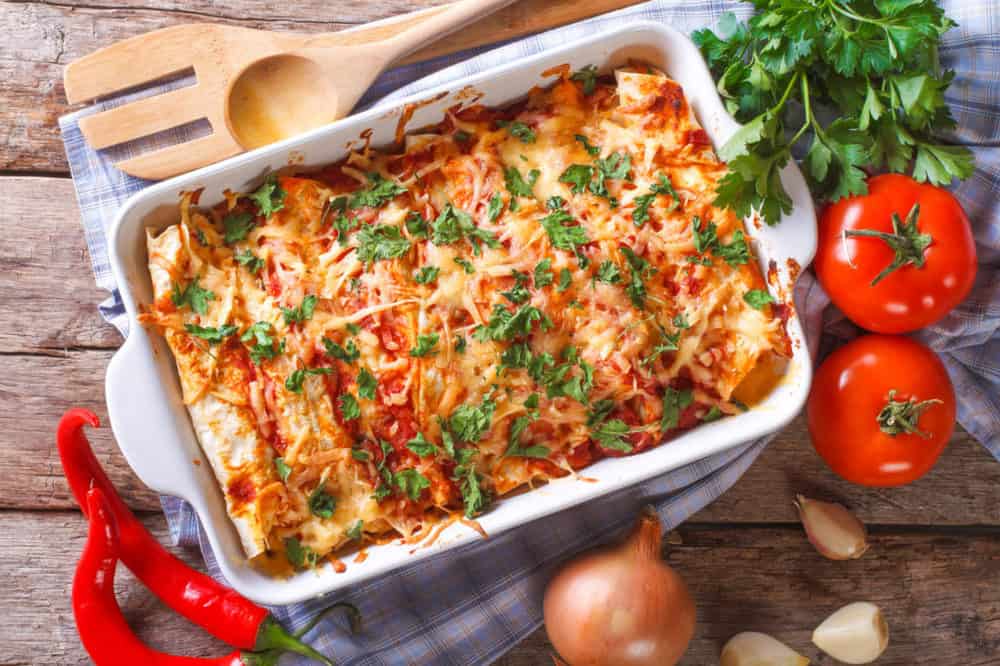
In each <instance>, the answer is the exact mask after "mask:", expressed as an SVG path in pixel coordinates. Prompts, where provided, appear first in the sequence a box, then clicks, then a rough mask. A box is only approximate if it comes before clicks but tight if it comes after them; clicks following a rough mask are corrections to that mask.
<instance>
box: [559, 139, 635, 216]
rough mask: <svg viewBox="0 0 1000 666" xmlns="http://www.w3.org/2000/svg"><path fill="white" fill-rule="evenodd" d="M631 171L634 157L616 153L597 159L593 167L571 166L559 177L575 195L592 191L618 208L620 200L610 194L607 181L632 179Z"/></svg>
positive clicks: (584, 165)
mask: <svg viewBox="0 0 1000 666" xmlns="http://www.w3.org/2000/svg"><path fill="white" fill-rule="evenodd" d="M588 152H589V151H588ZM631 170H632V157H631V156H630V155H629V154H628V153H624V152H621V153H619V152H615V153H611V154H610V155H608V156H607V157H599V158H597V159H595V160H594V163H593V164H592V165H588V164H571V165H569V166H568V167H567V168H566V170H565V171H563V172H562V175H560V176H559V182H561V183H567V184H568V185H569V186H570V191H571V192H573V194H582V193H583V192H584V191H585V190H590V192H591V193H592V194H594V195H596V196H599V197H603V198H605V199H607V200H608V203H609V204H610V205H611V207H612V208H616V207H617V206H618V200H617V199H615V198H614V197H612V196H611V195H610V193H609V192H608V185H607V181H608V180H622V179H630V178H631V177H630V176H629V172H630V171H631Z"/></svg>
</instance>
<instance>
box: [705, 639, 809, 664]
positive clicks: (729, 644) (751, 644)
mask: <svg viewBox="0 0 1000 666" xmlns="http://www.w3.org/2000/svg"><path fill="white" fill-rule="evenodd" d="M719 666H809V660H808V659H807V658H805V657H803V656H802V655H801V654H799V653H798V652H796V651H795V650H793V649H792V648H790V647H788V646H787V645H785V644H784V643H782V642H781V641H779V640H778V639H776V638H773V637H771V636H768V635H767V634H760V633H757V632H755V631H744V632H743V633H742V634H736V635H735V636H733V637H732V638H730V639H729V640H728V641H726V644H725V645H724V646H723V648H722V656H721V657H720V658H719Z"/></svg>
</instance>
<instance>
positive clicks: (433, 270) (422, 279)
mask: <svg viewBox="0 0 1000 666" xmlns="http://www.w3.org/2000/svg"><path fill="white" fill-rule="evenodd" d="M440 272H441V269H440V268H438V267H437V266H423V267H421V268H420V270H418V271H417V272H416V273H414V274H413V281H414V282H416V283H417V284H430V283H431V282H434V281H435V280H437V279H438V274H439V273H440Z"/></svg>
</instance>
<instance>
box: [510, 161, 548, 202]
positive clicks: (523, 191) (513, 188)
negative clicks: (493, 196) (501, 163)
mask: <svg viewBox="0 0 1000 666" xmlns="http://www.w3.org/2000/svg"><path fill="white" fill-rule="evenodd" d="M540 175H541V172H540V171H539V170H538V169H532V170H531V171H529V172H528V179H527V180H525V179H524V178H523V177H522V176H521V172H520V171H518V170H517V167H506V168H505V169H504V170H503V180H504V184H506V186H507V191H508V192H510V197H511V198H510V209H511V210H512V211H516V210H517V207H518V202H517V197H533V196H535V192H534V190H533V189H532V188H534V187H535V183H536V182H537V181H538V177H539V176H540Z"/></svg>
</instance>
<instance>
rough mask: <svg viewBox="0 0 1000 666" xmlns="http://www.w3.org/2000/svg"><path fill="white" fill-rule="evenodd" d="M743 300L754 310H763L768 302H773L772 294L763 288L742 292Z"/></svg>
mask: <svg viewBox="0 0 1000 666" xmlns="http://www.w3.org/2000/svg"><path fill="white" fill-rule="evenodd" d="M743 300H744V301H746V302H747V304H748V305H749V306H750V307H752V308H754V309H755V310H763V309H764V306H765V305H767V304H768V303H774V296H771V294H769V293H767V292H766V291H764V290H763V289H751V290H750V291H748V292H747V293H745V294H743Z"/></svg>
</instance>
